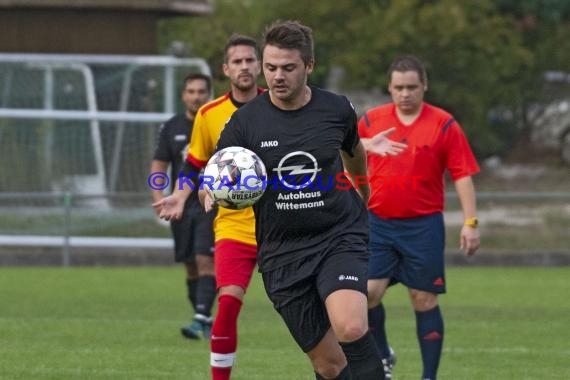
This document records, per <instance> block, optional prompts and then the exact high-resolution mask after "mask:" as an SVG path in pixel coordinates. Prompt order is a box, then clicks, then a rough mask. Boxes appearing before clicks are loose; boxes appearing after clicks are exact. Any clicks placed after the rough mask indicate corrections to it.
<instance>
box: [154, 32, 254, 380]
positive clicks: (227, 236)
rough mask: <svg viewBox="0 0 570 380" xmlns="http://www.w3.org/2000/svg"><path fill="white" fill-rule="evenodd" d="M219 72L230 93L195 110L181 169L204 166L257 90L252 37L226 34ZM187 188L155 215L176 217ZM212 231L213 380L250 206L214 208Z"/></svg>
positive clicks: (228, 366)
mask: <svg viewBox="0 0 570 380" xmlns="http://www.w3.org/2000/svg"><path fill="white" fill-rule="evenodd" d="M223 70H224V74H225V75H226V76H227V77H228V78H229V79H230V91H229V92H228V93H226V94H224V95H223V96H221V97H219V98H218V99H215V100H213V101H211V102H210V103H207V104H206V105H204V106H203V107H202V108H201V109H200V110H199V111H198V116H197V117H196V122H195V124H194V129H193V131H192V138H191V142H190V147H189V149H188V156H187V168H186V172H187V173H190V172H193V173H196V171H197V170H198V169H199V168H202V167H204V166H205V165H206V163H207V162H208V159H209V158H210V156H211V155H212V154H213V153H214V150H215V147H216V144H217V142H218V139H219V137H220V133H221V131H222V129H223V128H224V125H225V123H226V121H228V119H229V118H230V116H231V115H232V114H233V113H234V111H235V110H237V109H238V108H240V107H241V106H243V105H244V104H245V103H247V102H249V101H250V100H252V99H253V98H255V97H256V96H257V95H258V94H259V93H261V92H262V91H263V90H261V89H259V88H258V87H257V84H256V83H257V77H258V76H259V74H260V72H261V65H260V61H259V48H258V46H257V43H256V41H255V40H254V39H252V38H250V37H247V36H242V35H232V36H231V37H230V38H229V40H228V43H227V44H226V47H225V49H224V64H223ZM191 192H192V190H191V188H190V187H189V186H186V185H185V186H184V187H183V189H182V190H179V189H176V190H175V191H174V193H173V194H172V196H171V197H170V198H167V199H165V200H164V202H162V205H163V212H162V213H161V217H163V218H165V219H167V220H168V219H171V218H172V219H177V218H179V217H180V215H181V213H182V207H181V205H182V204H183V202H184V199H186V197H188V195H189V194H190V193H191ZM214 232H215V240H216V242H215V260H214V261H215V272H216V280H217V288H218V311H217V314H216V318H215V320H214V325H213V326H212V336H211V342H210V345H211V359H210V364H211V367H212V379H213V380H227V379H229V378H230V374H231V370H232V366H233V365H234V361H235V356H236V350H237V319H238V315H239V312H240V310H241V306H242V301H243V298H244V295H245V291H246V289H247V287H248V286H249V282H250V280H251V276H252V273H253V270H254V269H255V264H256V260H257V248H256V242H255V220H254V215H253V210H252V209H251V207H249V208H246V209H244V210H229V209H224V208H220V209H219V210H218V215H217V217H216V220H215V222H214Z"/></svg>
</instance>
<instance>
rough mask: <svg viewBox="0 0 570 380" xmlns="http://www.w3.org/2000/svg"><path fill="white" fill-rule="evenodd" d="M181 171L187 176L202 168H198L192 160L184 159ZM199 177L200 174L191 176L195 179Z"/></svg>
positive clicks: (198, 171)
mask: <svg viewBox="0 0 570 380" xmlns="http://www.w3.org/2000/svg"><path fill="white" fill-rule="evenodd" d="M180 171H181V172H182V173H183V174H184V176H185V177H188V176H190V174H192V173H200V168H197V167H196V166H194V165H193V164H192V163H191V162H190V161H188V160H184V161H183V162H182V166H181V167H180ZM197 177H198V175H196V176H190V178H192V179H195V178H197Z"/></svg>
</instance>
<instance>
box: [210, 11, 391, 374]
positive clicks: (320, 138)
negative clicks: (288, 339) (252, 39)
mask: <svg viewBox="0 0 570 380" xmlns="http://www.w3.org/2000/svg"><path fill="white" fill-rule="evenodd" d="M262 53H263V72H264V75H265V79H266V82H267V85H268V87H269V91H268V92H266V93H264V94H262V95H260V96H258V97H257V98H256V99H254V100H252V101H251V102H250V103H248V104H246V105H245V106H243V107H242V108H240V109H239V110H238V111H237V112H235V113H234V114H233V115H232V118H231V119H230V120H229V121H228V124H227V125H226V127H225V128H224V130H223V132H222V135H221V137H220V140H219V142H218V147H217V148H218V149H223V148H225V147H228V146H242V147H245V148H248V149H250V150H252V151H254V152H255V153H257V154H258V155H259V157H260V158H261V159H262V160H263V162H264V163H265V166H266V167H267V172H268V179H267V184H266V186H267V189H266V191H265V194H264V195H263V197H262V198H261V199H260V201H259V202H258V203H256V204H255V205H254V211H255V217H256V238H257V243H258V256H259V259H258V261H259V269H260V271H261V272H262V275H263V282H264V285H265V289H266V292H267V294H268V295H269V298H270V299H271V301H272V302H273V305H274V307H275V309H276V310H277V311H278V312H279V313H280V315H281V317H282V318H283V319H284V321H285V323H286V324H287V327H288V328H289V331H290V332H291V334H292V335H293V337H294V339H295V341H296V342H297V344H298V345H299V346H300V347H301V349H302V350H303V351H304V352H305V353H307V355H308V356H309V359H310V360H311V363H312V365H313V368H314V371H315V372H316V378H317V379H343V380H344V379H359V380H369V379H370V380H372V379H374V380H377V379H383V378H384V372H383V368H382V366H381V364H380V363H379V361H378V359H377V357H378V352H377V348H376V346H375V343H374V340H373V339H372V336H371V335H370V332H369V331H368V321H367V301H366V281H367V266H368V256H369V253H368V248H367V244H368V222H367V214H366V208H365V202H366V200H367V198H368V195H369V187H368V185H367V184H365V183H362V181H360V182H356V183H355V185H354V186H349V187H347V186H346V183H348V181H347V177H346V175H343V174H342V173H343V172H344V170H345V169H344V168H346V170H347V171H348V173H350V176H351V177H352V178H355V176H362V177H363V176H365V175H366V160H365V151H364V148H363V147H362V145H361V143H360V141H359V138H358V133H357V119H356V114H355V111H354V109H353V107H352V105H351V104H350V102H349V101H348V100H347V99H346V98H345V97H344V96H339V95H335V94H333V93H330V92H327V91H324V90H321V89H319V88H316V87H313V86H308V85H307V77H308V75H309V74H311V72H312V70H313V67H314V57H313V39H312V31H311V29H310V28H308V27H307V26H304V25H302V24H300V23H298V22H295V21H285V22H277V23H274V24H272V25H271V26H269V27H268V28H267V30H266V31H265V34H264V41H263V50H262ZM343 167H344V168H343ZM355 188H356V190H355ZM201 197H204V199H203V201H204V204H205V207H206V209H209V208H210V206H211V199H210V198H209V197H208V196H205V195H204V192H202V193H201Z"/></svg>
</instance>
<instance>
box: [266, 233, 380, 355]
mask: <svg viewBox="0 0 570 380" xmlns="http://www.w3.org/2000/svg"><path fill="white" fill-rule="evenodd" d="M368 257H369V253H368V242H367V241H366V240H365V239H363V238H362V237H361V236H354V235H349V236H343V237H342V238H341V239H339V240H335V241H333V242H330V243H329V244H328V245H327V247H326V248H324V249H323V250H322V251H320V252H319V253H317V254H315V255H313V256H309V257H305V258H303V259H302V260H299V261H295V262H293V263H290V264H287V265H285V266H282V267H279V268H276V269H273V270H270V271H267V272H263V273H262V276H263V283H264V285H265V291H266V292H267V294H268V296H269V298H270V299H271V302H273V306H274V307H275V309H276V310H277V312H278V313H279V314H280V315H281V317H282V318H283V320H284V321H285V324H286V325H287V327H288V328H289V331H290V332H291V335H293V338H294V339H295V341H296V342H297V344H298V345H299V347H301V349H302V350H303V351H304V352H308V351H310V350H312V349H313V348H314V347H315V346H316V345H317V344H318V343H319V342H320V341H321V339H323V337H324V336H325V334H326V333H327V331H328V330H329V328H330V321H329V318H328V315H327V311H326V308H325V303H324V301H325V299H326V298H327V297H328V296H329V295H330V294H331V293H333V292H334V291H336V290H340V289H353V290H357V291H359V292H361V293H363V294H367V291H366V282H367V280H368V277H367V272H368Z"/></svg>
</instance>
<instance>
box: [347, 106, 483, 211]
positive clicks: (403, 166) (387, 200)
mask: <svg viewBox="0 0 570 380" xmlns="http://www.w3.org/2000/svg"><path fill="white" fill-rule="evenodd" d="M392 127H396V131H395V132H394V133H392V134H391V135H390V136H389V138H390V139H391V140H395V141H401V142H404V143H406V144H408V148H407V149H406V150H405V151H404V152H402V153H400V154H399V155H398V156H396V157H391V156H387V157H381V156H378V155H375V154H371V153H368V173H369V177H370V181H371V182H370V187H371V195H370V201H369V203H368V208H369V209H370V210H371V211H372V212H374V213H375V214H376V215H378V216H379V217H382V218H413V217H418V216H422V215H428V214H432V213H435V212H441V211H443V207H444V190H445V189H444V186H445V185H444V179H443V174H444V172H445V170H446V169H447V170H448V171H449V173H450V174H451V178H452V179H453V181H456V180H458V179H460V178H462V177H466V176H470V175H473V174H476V173H478V172H479V165H477V161H476V160H475V157H474V156H473V152H472V151H471V148H470V147H469V143H468V142H467V139H466V138H465V135H464V134H463V131H462V130H461V127H460V126H459V124H458V123H457V122H456V121H455V120H454V119H453V116H451V115H450V114H449V113H447V112H446V111H444V110H442V109H440V108H437V107H434V106H432V105H430V104H427V103H423V105H422V111H421V113H420V115H419V116H418V118H417V119H416V120H415V121H414V122H413V123H412V124H411V125H407V126H406V125H404V124H402V123H401V122H400V120H399V119H398V116H397V114H396V107H395V105H394V104H393V103H390V104H386V105H382V106H379V107H376V108H373V109H371V110H369V111H368V112H366V114H365V115H364V116H363V117H362V118H361V119H360V122H359V123H358V133H359V135H360V137H362V138H371V137H373V136H375V135H376V134H378V133H379V132H382V131H384V130H386V129H389V128H392Z"/></svg>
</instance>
